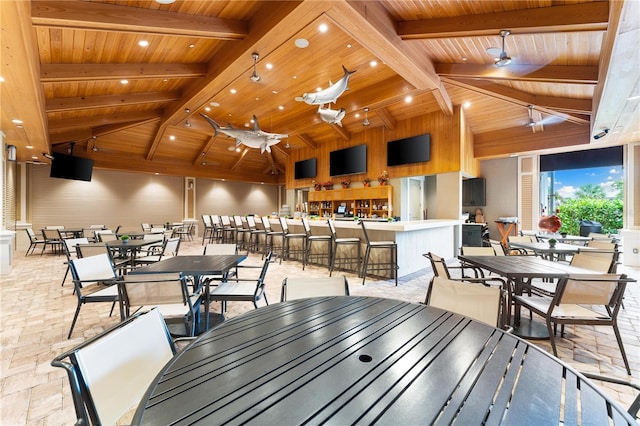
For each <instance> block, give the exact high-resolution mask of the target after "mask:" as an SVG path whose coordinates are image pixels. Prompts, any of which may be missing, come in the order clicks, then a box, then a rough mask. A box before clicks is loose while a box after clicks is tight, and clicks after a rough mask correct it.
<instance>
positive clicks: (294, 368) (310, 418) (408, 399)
mask: <svg viewBox="0 0 640 426" xmlns="http://www.w3.org/2000/svg"><path fill="white" fill-rule="evenodd" d="M149 391H150V393H149V394H147V395H146V397H145V398H144V399H143V401H142V403H141V405H140V407H139V408H138V410H137V412H136V414H135V417H134V424H139V423H140V424H148V425H160V424H163V425H166V424H174V422H175V424H192V423H199V424H207V425H211V424H222V423H225V424H227V423H228V424H241V423H252V424H262V425H294V424H302V423H309V424H318V423H323V422H329V423H331V424H341V425H342V424H354V423H358V424H371V423H374V422H376V423H378V424H393V425H418V424H431V423H433V422H435V421H436V420H437V421H438V422H440V423H441V424H449V423H450V422H452V421H454V420H455V421H457V422H458V423H459V424H465V425H466V424H478V423H481V422H483V421H484V422H486V423H487V424H499V423H504V424H523V423H528V424H556V425H557V424H560V423H561V422H562V421H563V420H564V424H575V423H578V419H582V420H584V419H589V420H590V421H592V422H593V424H607V423H608V413H609V412H610V413H612V417H613V418H614V423H615V424H617V423H621V424H626V422H628V421H630V420H631V419H630V418H629V417H628V416H627V415H626V412H625V411H624V410H623V409H622V408H620V407H619V406H618V405H616V404H615V403H612V402H610V401H609V400H608V399H607V398H606V397H605V396H603V395H602V394H601V393H600V392H599V391H598V390H596V388H595V387H594V386H593V385H592V384H591V383H590V382H588V381H585V380H584V379H583V378H582V377H580V376H577V375H576V373H574V371H573V370H571V369H570V368H569V367H567V366H566V365H565V364H563V363H562V362H560V361H559V360H557V359H555V358H553V357H551V356H549V355H548V354H546V353H544V352H542V351H540V350H539V349H537V348H536V347H534V346H531V345H529V344H528V343H527V342H525V341H524V340H521V339H519V338H517V337H515V336H513V335H510V334H506V333H504V332H503V331H501V330H498V329H496V328H493V327H490V326H487V325H484V324H482V323H479V322H476V321H472V320H469V319H466V318H464V317H461V316H459V315H456V314H452V313H450V312H446V311H442V310H439V309H436V308H432V307H428V306H424V305H418V304H411V303H406V302H402V301H398V300H392V299H379V298H367V297H327V298H312V299H301V300H295V301H289V302H284V303H277V304H272V305H270V306H268V307H265V308H261V309H257V310H255V311H251V312H249V313H247V314H244V315H241V316H239V317H236V318H234V319H232V320H230V321H227V322H224V323H223V324H222V325H220V326H219V327H217V328H215V329H213V330H211V331H209V332H207V333H205V334H204V335H202V336H201V337H200V338H198V340H197V341H195V342H194V343H193V344H192V345H190V346H189V347H188V348H187V349H186V350H185V351H183V352H182V353H180V354H179V355H177V356H176V357H175V358H174V359H173V360H172V361H171V362H170V363H169V364H168V366H167V367H166V369H165V371H164V372H163V373H162V374H161V375H160V376H159V379H158V382H157V383H156V384H154V385H152V386H151V387H150V389H149ZM561 401H564V404H561ZM625 419H626V420H625Z"/></svg>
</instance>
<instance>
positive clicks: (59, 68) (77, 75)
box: [40, 64, 207, 83]
mask: <svg viewBox="0 0 640 426" xmlns="http://www.w3.org/2000/svg"><path fill="white" fill-rule="evenodd" d="M206 74H207V64H42V65H41V66H40V82H41V83H58V82H65V81H97V80H102V81H109V80H122V79H123V78H125V79H128V80H134V79H135V80H142V79H149V78H162V79H165V78H167V79H171V78H195V77H203V76H204V75H206Z"/></svg>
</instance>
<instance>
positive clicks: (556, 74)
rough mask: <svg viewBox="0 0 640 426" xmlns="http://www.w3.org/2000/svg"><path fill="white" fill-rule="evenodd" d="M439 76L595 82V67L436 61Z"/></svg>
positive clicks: (547, 81)
mask: <svg viewBox="0 0 640 426" xmlns="http://www.w3.org/2000/svg"><path fill="white" fill-rule="evenodd" d="M435 66H436V72H437V73H438V75H440V76H441V77H450V78H476V79H482V80H508V81H537V82H545V83H564V84H567V83H571V84H596V83H597V82H598V67H597V66H588V65H533V64H531V65H521V64H511V65H508V66H506V67H502V68H497V67H496V66H494V65H479V64H436V65H435Z"/></svg>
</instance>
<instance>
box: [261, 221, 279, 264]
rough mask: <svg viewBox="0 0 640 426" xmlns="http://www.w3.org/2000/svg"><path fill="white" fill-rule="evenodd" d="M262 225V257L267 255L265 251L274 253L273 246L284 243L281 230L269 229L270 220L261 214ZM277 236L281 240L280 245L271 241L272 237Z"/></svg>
mask: <svg viewBox="0 0 640 426" xmlns="http://www.w3.org/2000/svg"><path fill="white" fill-rule="evenodd" d="M262 226H263V228H264V232H265V234H264V244H263V245H262V259H264V257H265V256H266V255H267V253H275V250H274V249H275V248H282V245H284V233H283V232H282V231H274V230H273V229H271V222H269V218H268V217H267V216H262ZM274 237H276V238H279V239H280V241H281V244H282V245H281V246H280V247H276V246H275V245H274V243H273V238H274Z"/></svg>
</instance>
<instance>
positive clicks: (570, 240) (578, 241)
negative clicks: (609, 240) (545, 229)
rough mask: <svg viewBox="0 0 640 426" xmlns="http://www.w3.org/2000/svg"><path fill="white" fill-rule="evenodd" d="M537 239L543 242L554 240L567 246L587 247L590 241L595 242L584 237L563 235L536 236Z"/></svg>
mask: <svg viewBox="0 0 640 426" xmlns="http://www.w3.org/2000/svg"><path fill="white" fill-rule="evenodd" d="M536 238H537V239H538V240H539V241H541V240H549V239H551V238H553V239H554V240H556V241H558V242H560V243H567V244H575V245H581V246H584V245H586V244H587V243H588V242H589V241H591V240H593V238H591V237H583V236H582V235H564V236H563V235H562V234H549V233H546V234H536Z"/></svg>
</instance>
